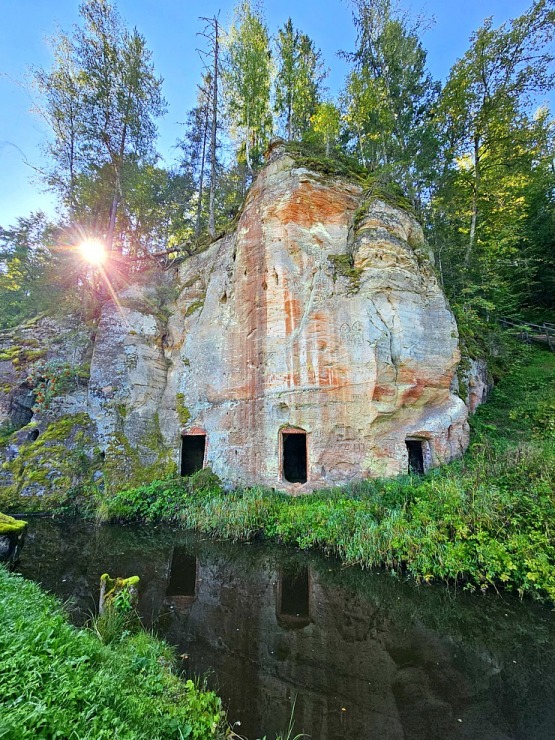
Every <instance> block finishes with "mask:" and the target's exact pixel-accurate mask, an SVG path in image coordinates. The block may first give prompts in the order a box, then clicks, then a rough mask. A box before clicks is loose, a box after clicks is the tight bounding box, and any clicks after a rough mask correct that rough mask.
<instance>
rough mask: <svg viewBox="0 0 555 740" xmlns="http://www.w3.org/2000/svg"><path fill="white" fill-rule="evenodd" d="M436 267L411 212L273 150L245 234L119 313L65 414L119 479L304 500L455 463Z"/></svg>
mask: <svg viewBox="0 0 555 740" xmlns="http://www.w3.org/2000/svg"><path fill="white" fill-rule="evenodd" d="M430 260H431V258H430V255H429V253H428V250H427V246H426V243H425V240H424V237H423V234H422V230H421V228H420V226H419V225H418V223H417V222H416V221H415V219H414V218H413V217H412V216H410V215H409V214H408V212H407V211H406V210H404V209H403V208H402V207H400V206H398V205H394V204H391V203H390V202H388V201H387V200H386V199H384V198H383V197H379V196H376V195H370V194H368V193H366V192H364V191H363V189H362V187H360V186H359V185H358V184H356V183H353V182H351V181H348V180H346V179H342V178H338V177H331V176H329V175H323V174H321V173H319V172H316V171H312V170H308V169H306V167H303V166H301V165H300V164H299V163H298V162H296V161H295V160H294V159H293V158H292V157H290V156H289V155H287V154H284V153H283V152H277V153H274V156H273V158H272V160H271V161H270V162H269V164H268V165H267V166H266V168H265V169H264V170H263V171H262V172H261V174H260V175H259V177H258V178H257V180H256V182H255V184H254V185H253V187H252V188H251V190H250V192H249V194H248V196H247V200H246V203H245V206H244V208H243V211H242V214H241V216H240V219H239V221H238V224H237V228H236V231H235V233H233V234H228V235H227V236H225V237H223V238H221V239H219V240H218V241H217V242H215V243H213V244H212V246H211V247H210V248H209V249H208V250H207V251H205V252H203V253H201V254H198V255H195V256H193V257H191V258H189V259H188V260H187V261H186V262H184V263H183V264H182V265H181V266H180V267H179V268H178V269H177V270H174V271H173V272H166V273H161V274H159V275H155V276H152V279H151V280H150V282H148V283H146V284H145V282H144V281H143V284H139V283H137V284H134V285H132V286H130V287H129V288H128V289H127V290H126V291H125V292H124V293H122V294H121V295H120V296H119V300H118V304H117V305H116V304H114V303H108V304H107V305H105V307H104V309H103V314H102V317H101V319H100V322H99V325H98V327H97V330H96V335H95V336H94V337H93V339H94V342H93V343H92V344H91V345H90V347H89V349H88V350H86V348H85V349H83V350H82V354H85V353H86V352H89V353H90V352H92V359H91V363H90V379H89V381H88V386H87V389H86V391H83V390H82V389H81V388H79V389H78V391H77V390H75V391H73V392H72V394H69V395H68V394H66V396H63V397H61V398H58V399H57V400H56V403H55V404H54V406H53V408H54V409H55V408H59V409H60V412H61V411H63V410H64V409H65V413H66V414H71V413H77V412H78V411H80V410H81V411H85V412H86V413H88V415H89V417H90V419H91V420H92V422H93V424H94V425H95V428H96V432H95V434H96V437H95V439H96V442H97V445H98V448H99V450H100V451H101V454H103V456H104V457H105V462H106V464H107V465H109V464H110V460H112V465H114V464H115V467H118V466H119V462H118V461H120V460H121V461H125V460H127V461H129V459H131V458H133V460H134V461H135V462H136V463H137V464H139V463H140V464H142V465H143V466H151V468H152V470H153V472H156V466H157V465H162V462H163V464H164V466H166V468H167V466H168V464H169V463H171V464H173V465H174V466H175V465H177V466H178V468H179V467H181V471H182V472H183V473H184V474H188V473H190V472H192V471H193V470H195V469H196V468H198V467H202V466H203V465H210V466H211V467H212V468H213V470H214V471H215V472H216V473H217V474H218V475H219V476H220V477H221V478H222V479H223V480H224V481H225V482H226V483H227V484H228V485H231V486H235V485H255V484H262V485H266V486H270V487H274V488H278V489H281V490H287V491H290V492H292V493H297V492H299V493H301V492H308V491H312V490H314V489H318V488H322V487H325V486H330V485H337V484H342V483H346V482H348V481H352V480H355V479H361V478H365V477H369V476H392V475H398V474H400V473H404V472H407V471H408V470H409V467H410V468H412V469H413V470H417V471H419V470H426V469H427V468H430V467H433V466H436V465H438V464H440V463H443V462H446V461H449V460H451V459H452V458H454V457H457V456H459V455H460V454H462V452H463V451H464V449H465V448H466V446H467V444H468V426H467V422H466V419H467V407H466V405H465V404H464V403H463V401H462V400H461V399H460V398H459V397H458V396H457V395H455V394H454V393H453V392H452V391H451V390H450V389H451V387H452V381H453V379H454V376H455V372H456V368H457V364H458V362H459V359H460V357H459V350H458V338H457V337H458V335H457V327H456V324H455V320H454V318H453V315H452V314H451V311H450V310H449V306H448V305H447V302H446V299H445V297H444V295H443V293H442V291H441V288H440V286H439V284H438V281H437V279H436V277H435V274H434V271H433V267H432V263H431V261H430ZM80 351H81V350H80ZM81 361H82V358H81ZM0 369H1V368H0ZM10 372H11V371H10ZM24 392H25V393H28V392H29V390H28V388H27V386H25V385H24V386H22V392H21V394H20V396H21V398H23V395H24ZM84 396H85V397H84ZM21 403H27V401H25V399H23V401H21ZM56 404H57V406H56ZM78 407H79V408H78ZM50 415H51V416H52V412H50ZM54 416H55V414H54ZM33 423H35V424H38V426H39V429H42V428H41V427H40V423H41V417H40V414H39V415H36V416H35V417H34V419H33ZM114 460H115V461H116V462H115V463H114ZM166 468H165V469H166Z"/></svg>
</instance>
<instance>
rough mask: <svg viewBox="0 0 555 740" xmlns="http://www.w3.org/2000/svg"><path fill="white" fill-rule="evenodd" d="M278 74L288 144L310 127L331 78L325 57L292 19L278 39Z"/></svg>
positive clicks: (279, 101) (277, 104)
mask: <svg viewBox="0 0 555 740" xmlns="http://www.w3.org/2000/svg"><path fill="white" fill-rule="evenodd" d="M276 46H277V59H278V72H277V76H276V79H275V104H274V110H275V112H276V113H277V115H278V117H279V119H280V121H281V124H282V129H283V131H284V133H285V136H286V138H287V139H288V140H291V139H300V138H302V136H303V134H305V133H306V131H307V130H308V128H309V126H310V119H311V117H312V116H313V115H314V114H315V112H316V108H317V106H318V104H319V102H320V98H321V86H322V82H323V80H324V79H325V77H326V76H327V72H326V71H325V70H324V66H323V62H322V54H321V52H320V51H319V50H317V49H316V48H315V46H314V42H313V41H312V40H311V39H310V38H309V37H308V36H307V35H306V34H304V33H301V32H300V31H298V30H296V29H295V28H294V27H293V23H292V21H291V18H289V19H288V21H287V23H286V24H285V25H284V27H283V28H280V29H279V31H278V36H277V43H276Z"/></svg>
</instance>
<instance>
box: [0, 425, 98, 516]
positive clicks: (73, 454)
mask: <svg viewBox="0 0 555 740" xmlns="http://www.w3.org/2000/svg"><path fill="white" fill-rule="evenodd" d="M18 434H19V433H15V434H14V435H12V439H13V441H14V442H17V439H18V438H19V437H18ZM99 467H100V459H99V457H98V456H95V455H94V454H93V424H92V421H91V419H90V417H89V416H88V414H85V413H81V414H74V415H72V416H64V417H62V418H60V419H57V420H56V421H52V422H51V423H50V424H48V426H47V427H46V428H45V429H44V430H43V431H42V433H40V434H39V435H38V437H37V438H36V439H34V440H27V441H25V442H23V443H22V444H20V445H18V452H17V455H16V456H15V457H14V458H13V459H10V460H7V461H6V462H4V464H3V466H2V473H3V476H4V478H5V479H6V480H8V481H9V482H8V485H6V486H4V487H3V488H2V490H0V506H1V507H2V508H3V509H7V510H8V511H17V512H45V511H52V510H53V509H57V508H59V507H60V506H64V505H66V504H67V503H68V501H69V500H70V499H71V498H72V497H73V496H75V495H77V494H78V493H82V492H83V489H84V487H85V486H86V484H87V483H90V482H91V481H92V476H93V475H94V473H95V471H96V470H98V468H99Z"/></svg>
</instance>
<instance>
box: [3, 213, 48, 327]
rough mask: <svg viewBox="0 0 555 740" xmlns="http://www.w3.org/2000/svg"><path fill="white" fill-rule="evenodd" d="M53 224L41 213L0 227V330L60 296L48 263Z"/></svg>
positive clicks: (46, 308)
mask: <svg viewBox="0 0 555 740" xmlns="http://www.w3.org/2000/svg"><path fill="white" fill-rule="evenodd" d="M55 231H56V229H55V228H54V226H53V225H52V224H51V223H49V222H48V220H47V218H46V216H45V215H44V213H41V212H38V213H32V214H30V215H29V216H28V217H27V218H18V219H17V223H16V225H15V226H12V227H11V228H8V229H3V228H1V227H0V330H1V329H6V328H8V327H11V326H15V325H16V324H18V323H21V322H22V321H24V320H25V319H27V318H29V317H30V316H35V315H37V314H38V313H40V312H42V311H46V310H49V309H52V308H53V307H54V305H55V304H56V302H57V301H59V300H60V299H61V296H60V293H59V290H58V287H59V286H58V284H57V282H56V281H55V280H52V279H51V278H52V274H51V272H50V267H51V266H52V264H53V263H55V262H56V259H55V258H54V257H53V253H52V251H51V248H52V243H53V241H54V239H55Z"/></svg>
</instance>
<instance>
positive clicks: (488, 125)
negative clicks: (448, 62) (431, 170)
mask: <svg viewBox="0 0 555 740" xmlns="http://www.w3.org/2000/svg"><path fill="white" fill-rule="evenodd" d="M554 31H555V10H554V4H553V0H537V1H536V2H534V3H533V5H532V7H531V8H530V10H529V11H528V12H527V13H524V14H523V15H521V16H520V17H519V18H517V19H515V20H513V21H510V22H509V23H505V24H503V25H502V26H501V27H500V28H499V29H497V30H495V29H494V28H493V21H492V18H488V19H487V20H486V21H485V23H484V25H483V26H482V27H481V28H480V29H479V30H478V31H477V32H476V33H475V34H473V36H472V37H471V42H472V46H471V48H470V49H469V50H468V51H467V52H466V54H465V55H464V56H463V58H462V59H460V60H459V61H458V62H457V63H456V64H455V65H454V67H453V69H452V71H451V74H450V76H449V79H448V81H447V84H446V86H445V89H444V90H443V94H442V100H441V112H442V115H443V118H444V121H445V135H446V139H447V141H448V142H449V150H448V156H449V158H450V159H453V158H457V157H458V158H461V157H466V158H467V161H468V162H469V163H470V174H471V217H470V229H469V234H468V242H467V248H466V252H465V260H464V261H465V265H467V266H468V265H469V263H470V260H471V257H472V253H473V250H474V246H475V242H476V232H477V227H478V219H479V208H480V199H481V195H482V179H483V169H484V163H485V160H486V159H487V160H488V164H489V163H493V162H496V161H497V160H499V157H501V159H502V160H503V159H505V160H507V157H509V158H511V156H512V150H513V147H512V146H511V145H510V144H509V146H508V147H506V146H505V144H506V143H507V142H508V141H510V139H511V135H512V131H513V132H514V130H515V128H516V127H515V126H514V125H513V123H514V122H516V123H517V126H518V123H519V122H520V120H521V119H522V117H523V116H525V109H526V105H527V103H528V102H529V94H530V93H539V92H543V91H547V90H548V89H550V88H551V87H552V86H553V82H554V80H555V76H554V75H553V73H552V72H550V71H549V70H550V67H551V64H552V62H553V59H554V56H553V54H552V53H551V52H550V51H547V50H546V47H547V45H548V44H549V42H550V41H551V40H552V39H553V35H554ZM486 166H488V165H486Z"/></svg>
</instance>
